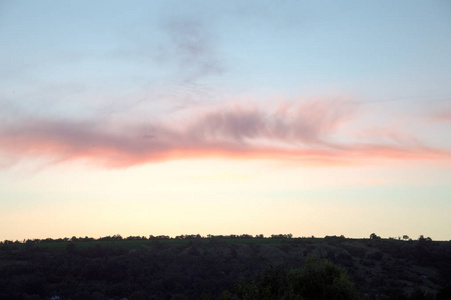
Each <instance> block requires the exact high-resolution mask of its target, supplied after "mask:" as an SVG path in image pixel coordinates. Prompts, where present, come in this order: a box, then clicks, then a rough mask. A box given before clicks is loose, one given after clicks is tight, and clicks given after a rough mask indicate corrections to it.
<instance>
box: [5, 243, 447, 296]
mask: <svg viewBox="0 0 451 300" xmlns="http://www.w3.org/2000/svg"><path fill="white" fill-rule="evenodd" d="M72 240H73V241H70V240H69V239H66V240H61V239H60V240H51V239H47V240H35V241H27V242H26V243H12V242H6V243H2V244H1V245H0V299H50V298H51V297H52V296H59V297H60V298H59V299H121V298H124V297H127V298H128V299H201V298H202V297H204V298H205V299H209V298H212V299H216V298H220V297H221V295H222V296H223V297H224V298H230V297H232V299H233V297H235V298H236V296H237V295H236V294H234V293H235V290H236V287H237V284H238V283H240V282H247V283H250V282H256V278H258V276H261V275H262V274H265V272H268V270H270V269H273V268H279V269H283V270H286V271H287V272H288V271H290V270H293V269H297V268H301V267H303V266H304V264H305V261H306V259H307V258H308V257H316V258H318V259H326V260H328V261H329V262H331V263H332V264H333V265H335V266H338V267H341V268H342V269H344V270H346V272H347V274H348V275H349V278H350V280H351V281H352V282H353V283H354V285H355V287H356V289H357V291H358V293H359V294H360V295H361V297H362V298H368V299H376V298H378V299H384V298H386V299H436V298H437V299H440V298H441V297H445V295H446V294H445V293H446V289H444V288H445V287H446V286H447V285H448V284H449V283H451V242H437V241H431V240H430V239H428V238H427V239H425V238H420V239H419V240H416V241H402V240H395V239H380V238H373V239H346V238H344V237H325V238H290V236H287V235H279V236H274V237H273V238H262V237H258V238H252V237H251V236H248V235H245V236H241V237H239V236H234V237H230V236H228V237H209V238H200V236H194V235H193V236H182V237H178V238H177V239H171V238H169V237H152V238H151V239H147V238H140V237H133V238H132V237H131V238H129V239H122V238H121V237H120V236H115V237H112V238H110V237H108V238H102V239H101V240H99V239H98V240H94V239H88V238H85V239H76V238H73V239H72ZM408 297H411V298H408ZM55 299H56V298H55ZM442 299H447V298H442Z"/></svg>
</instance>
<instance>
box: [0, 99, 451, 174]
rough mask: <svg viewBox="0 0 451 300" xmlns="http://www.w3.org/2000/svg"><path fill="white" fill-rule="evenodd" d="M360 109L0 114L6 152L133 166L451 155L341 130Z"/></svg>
mask: <svg viewBox="0 0 451 300" xmlns="http://www.w3.org/2000/svg"><path fill="white" fill-rule="evenodd" d="M356 115H358V111H356V107H355V106H354V105H353V104H352V103H348V102H319V101H316V102H310V103H304V104H301V105H288V104H283V105H279V106H278V107H276V108H275V109H264V108H262V107H257V106H252V105H248V106H242V105H232V106H224V107H220V108H216V109H214V110H210V111H204V112H198V113H197V114H194V115H192V116H191V117H190V118H187V119H184V120H177V121H176V120H173V119H171V120H172V121H171V122H170V123H169V122H166V123H164V122H152V121H136V122H133V121H128V122H127V123H120V124H118V123H117V122H116V123H114V122H110V121H108V120H105V119H98V120H88V121H80V120H78V121H75V120H64V119H56V118H42V117H41V118H37V117H35V118H28V119H27V118H24V117H22V118H16V119H14V120H12V119H9V120H3V121H0V122H1V123H0V153H2V156H3V157H6V158H7V161H6V162H4V163H9V164H11V163H12V162H13V161H14V160H19V159H23V158H36V157H46V158H50V159H53V160H57V161H72V160H80V159H81V160H87V161H89V162H92V163H95V164H98V165H101V166H105V167H128V166H133V165H138V164H144V163H150V162H155V161H164V160H173V159H179V158H203V157H228V158H238V159H241V158H246V159H248V158H249V159H259V158H265V159H274V160H298V161H300V162H304V163H309V164H331V163H337V162H351V161H353V163H355V161H367V160H371V159H397V160H411V159H418V160H423V159H449V158H450V157H451V156H450V154H451V152H450V151H449V150H447V149H438V148H434V147H430V146H428V145H424V144H422V143H421V142H420V141H419V140H418V139H415V143H411V142H409V141H410V140H411V138H410V137H408V139H406V138H403V137H402V136H400V135H401V134H400V133H396V134H395V133H394V132H395V131H394V130H391V131H389V132H390V135H391V136H395V137H396V138H394V139H391V140H389V141H386V140H380V139H379V138H378V136H371V135H370V134H368V133H367V134H366V136H364V137H362V138H360V139H355V138H352V137H351V136H349V135H347V132H346V131H345V130H342V126H341V125H343V124H346V125H349V123H352V122H353V120H354V119H355V118H356Z"/></svg>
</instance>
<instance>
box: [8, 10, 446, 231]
mask: <svg viewBox="0 0 451 300" xmlns="http://www.w3.org/2000/svg"><path fill="white" fill-rule="evenodd" d="M0 41H1V44H2V47H0V65H1V66H2V68H1V69H0V179H1V180H0V209H1V210H2V213H3V216H4V218H3V221H0V225H1V226H0V227H1V228H3V229H2V230H0V239H5V238H8V239H22V238H33V237H48V236H55V237H60V236H72V235H76V236H84V235H90V236H94V237H97V236H101V235H109V234H115V233H121V234H123V235H127V234H129V235H137V234H139V235H147V234H155V233H161V234H170V235H178V234H185V233H201V234H208V233H211V234H230V233H251V234H259V233H263V234H267V235H270V234H273V233H282V232H283V233H288V232H291V233H293V234H294V235H296V236H302V235H305V236H310V235H312V234H314V235H327V234H329V235H331V234H339V235H341V234H344V235H346V236H354V237H359V236H360V237H361V236H369V234H370V233H372V232H375V231H377V232H376V233H377V234H380V235H382V236H386V237H388V236H400V235H401V236H402V235H403V234H409V235H411V236H413V237H416V236H418V235H420V234H423V235H426V236H431V237H432V238H434V239H450V238H451V231H450V230H449V229H448V228H451V223H450V221H449V220H448V218H447V217H446V215H447V212H449V211H450V205H451V204H450V200H451V199H450V198H449V197H450V195H451V185H450V182H451V175H450V174H451V169H450V168H451V159H450V157H451V135H450V134H449V132H451V130H450V129H451V128H450V122H451V85H449V82H451V59H449V58H450V55H449V53H451V4H450V3H449V2H448V1H428V2H425V1H378V2H362V1H340V2H337V1H279V2H274V1H246V2H242V1H224V2H220V1H215V2H212V1H152V2H149V1H128V2H124V1H66V2H64V3H61V2H58V1H39V2H36V1H2V2H0ZM255 207H258V209H255ZM86 208H90V210H89V211H90V213H85V214H86V215H85V216H83V218H82V220H78V219H77V216H79V215H80V214H82V212H83V211H84V209H86ZM238 211H239V212H238ZM186 212H189V214H186ZM297 215H298V216H300V217H299V218H296V216H297ZM99 216H101V217H99ZM148 216H153V217H151V218H149V217H148ZM361 216H365V218H364V219H362V218H361ZM419 220H421V221H419ZM5 228H6V229H5ZM56 228H57V229H56Z"/></svg>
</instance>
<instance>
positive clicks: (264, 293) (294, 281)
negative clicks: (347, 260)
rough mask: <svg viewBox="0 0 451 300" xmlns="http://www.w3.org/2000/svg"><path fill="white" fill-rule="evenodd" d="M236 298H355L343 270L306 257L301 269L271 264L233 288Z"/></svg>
mask: <svg viewBox="0 0 451 300" xmlns="http://www.w3.org/2000/svg"><path fill="white" fill-rule="evenodd" d="M235 293H236V296H237V297H238V299H303V300H304V299H305V300H307V299H315V300H316V299H318V300H321V299H324V300H326V299H327V300H334V299H337V300H345V299H358V294H357V291H356V290H355V287H354V285H353V283H352V282H351V281H350V280H349V277H348V276H347V274H346V272H345V271H344V270H343V269H341V268H339V267H337V266H335V265H333V264H332V263H331V262H329V261H327V260H324V259H323V260H318V259H316V258H309V259H307V261H306V263H305V266H304V267H303V268H301V269H294V270H292V271H288V270H287V269H286V268H283V267H271V268H270V269H269V270H267V271H266V272H265V273H263V274H262V275H260V276H259V277H258V278H257V279H256V280H254V281H251V282H250V283H246V282H240V283H238V284H237V285H236V287H235Z"/></svg>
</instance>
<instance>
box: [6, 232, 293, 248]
mask: <svg viewBox="0 0 451 300" xmlns="http://www.w3.org/2000/svg"><path fill="white" fill-rule="evenodd" d="M292 237H293V235H292V234H291V233H289V234H272V235H271V236H269V237H265V236H264V235H263V234H257V235H255V236H253V235H251V234H241V235H237V234H230V235H212V234H208V235H207V236H201V235H200V234H186V235H183V234H182V235H177V236H175V237H170V236H168V235H157V236H153V235H150V236H149V237H145V236H128V237H125V238H123V237H122V236H121V235H120V234H115V235H113V236H110V235H108V236H104V237H100V238H97V239H95V238H93V237H87V236H85V237H76V236H73V237H71V238H68V237H65V238H57V239H52V238H45V239H26V240H23V241H19V240H15V241H12V240H4V241H0V244H5V245H6V244H20V243H24V244H33V243H52V242H57V243H60V242H94V241H122V240H128V241H130V240H134V241H140V240H141V241H144V240H171V239H175V240H193V239H254V238H255V239H263V238H273V239H290V238H292Z"/></svg>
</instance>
